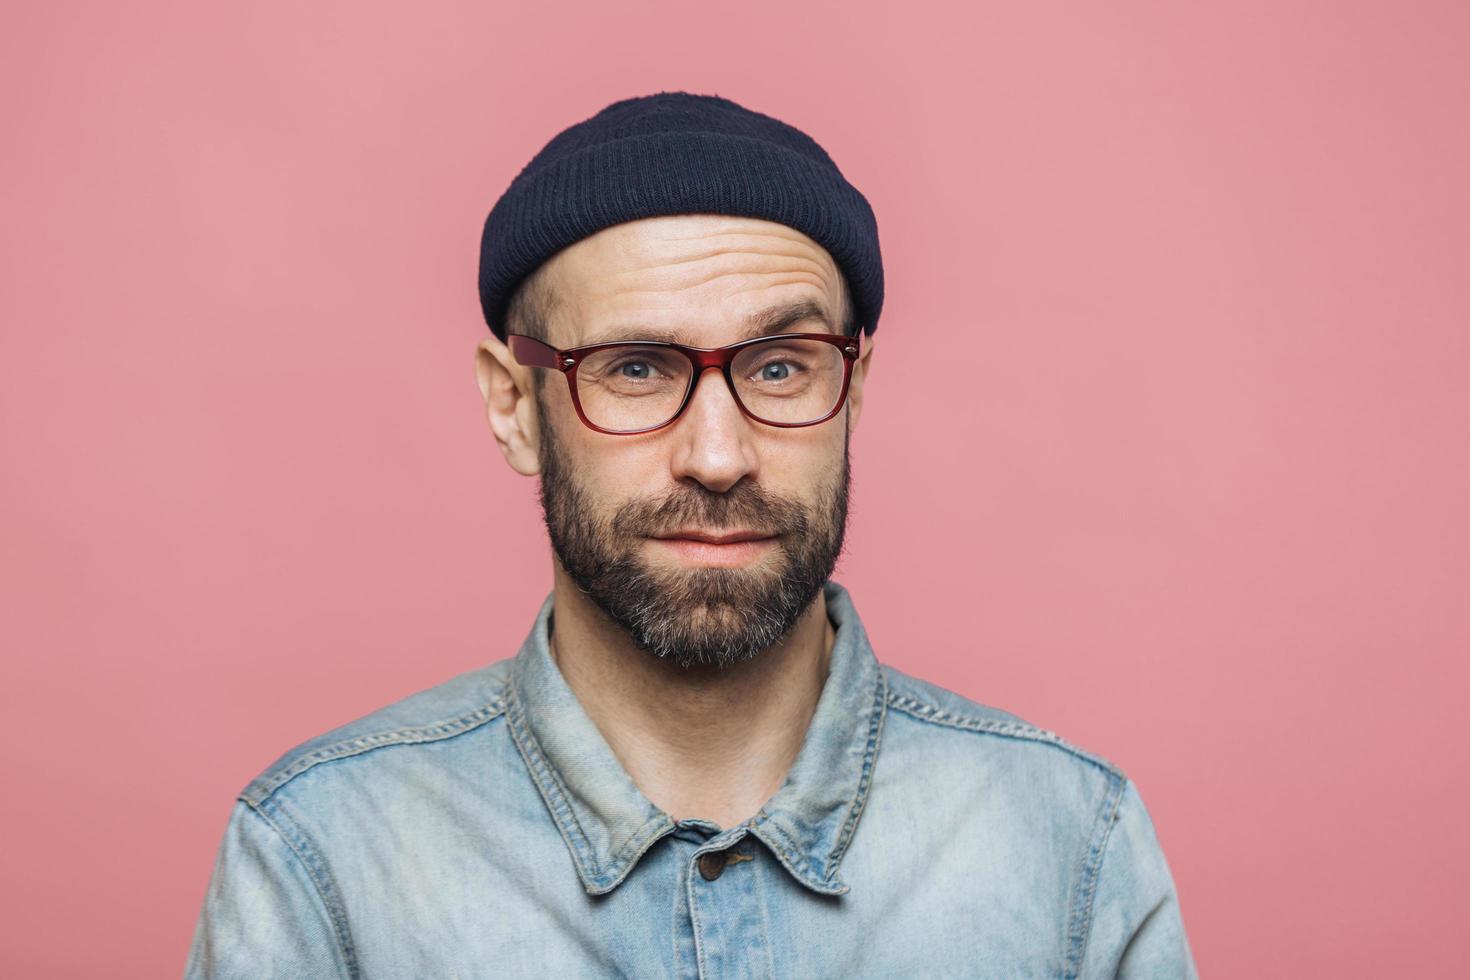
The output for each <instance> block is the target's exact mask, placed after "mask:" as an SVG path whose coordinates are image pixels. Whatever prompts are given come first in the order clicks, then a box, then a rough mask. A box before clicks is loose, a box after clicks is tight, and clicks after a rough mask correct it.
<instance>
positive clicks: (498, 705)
mask: <svg viewBox="0 0 1470 980" xmlns="http://www.w3.org/2000/svg"><path fill="white" fill-rule="evenodd" d="M511 662H512V660H511V659H510V658H507V659H505V660H499V661H496V662H495V663H492V664H489V665H487V666H484V667H480V668H477V669H475V670H471V671H467V672H465V673H462V674H459V675H457V676H455V677H451V678H450V679H448V680H446V681H444V682H442V683H440V684H436V685H434V686H433V687H430V688H427V689H425V690H421V691H418V692H416V693H414V694H411V695H409V696H407V697H405V698H402V699H400V700H398V701H395V702H393V703H392V704H388V705H385V706H384V707H381V708H378V709H377V710H375V711H373V712H370V713H369V714H366V715H363V716H362V717H360V718H357V719H355V720H353V721H350V722H348V723H346V724H344V725H339V726H337V727H336V728H333V729H331V730H330V731H327V732H324V733H323V734H321V735H318V736H316V737H315V738H311V739H308V740H307V741H305V742H302V743H300V744H298V745H296V746H294V747H293V748H291V749H289V750H288V751H286V752H285V753H283V754H282V755H281V756H280V757H279V758H278V759H276V761H275V762H273V763H271V764H270V765H269V766H267V767H266V768H265V770H264V771H263V772H261V773H260V774H259V775H257V776H256V777H255V778H254V779H253V780H251V781H250V783H249V785H247V786H246V787H245V789H244V790H242V791H241V793H240V799H242V800H244V801H245V802H246V803H248V804H250V805H251V806H253V807H254V806H259V805H260V804H261V803H263V802H264V801H266V800H267V799H269V798H270V797H271V795H272V794H274V793H275V792H276V791H278V790H279V789H280V788H281V787H283V786H285V785H286V784H287V783H289V782H291V781H292V780H295V779H297V778H298V777H300V776H302V775H303V774H304V773H306V772H309V771H310V770H312V769H314V768H316V767H317V766H320V765H323V764H324V763H335V762H337V761H339V760H344V759H354V758H359V757H362V756H365V755H367V754H369V753H374V752H377V751H378V750H381V749H386V748H388V747H391V746H397V745H423V744H425V743H436V742H443V741H446V740H449V739H454V738H457V737H459V736H462V735H465V734H467V733H469V732H473V731H476V730H478V729H480V728H482V727H484V726H485V725H486V724H488V723H489V722H492V721H494V720H495V719H496V718H498V717H500V716H501V715H502V714H503V713H504V711H505V699H506V686H507V683H508V681H509V677H510V665H511Z"/></svg>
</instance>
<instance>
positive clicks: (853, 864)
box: [186, 581, 1195, 980]
mask: <svg viewBox="0 0 1470 980" xmlns="http://www.w3.org/2000/svg"><path fill="white" fill-rule="evenodd" d="M825 590H826V601H827V609H828V616H829V618H830V619H831V621H832V623H833V625H834V627H835V629H836V643H835V646H834V647H833V650H832V657H831V666H830V670H829V673H828V676H827V679H826V681H825V683H824V686H823V688H822V692H821V695H820V698H819V699H818V702H817V707H816V712H815V714H814V716H813V718H812V722H811V726H810V728H809V729H808V731H807V734H806V738H805V741H804V742H803V745H802V748H801V750H800V752H799V753H798V756H797V758H796V761H795V763H794V764H793V765H792V768H791V770H790V772H789V773H788V775H787V777H786V780H785V782H784V783H782V785H781V787H780V788H779V789H778V790H777V792H776V794H775V795H774V796H772V797H771V799H770V800H769V801H767V803H766V804H765V806H763V807H761V809H760V811H759V812H758V813H756V814H755V815H754V816H752V817H750V818H749V819H747V820H746V821H744V822H743V823H740V824H738V825H736V826H734V827H729V828H722V827H719V826H717V825H715V824H714V823H711V822H710V821H707V820H700V819H684V820H678V821H676V820H674V819H672V818H671V817H670V816H669V814H667V813H665V812H663V811H662V810H660V809H659V808H658V807H656V806H654V805H653V804H652V803H651V802H650V801H649V800H648V799H647V798H646V797H644V796H643V794H642V793H641V792H640V791H639V790H638V788H637V786H636V785H635V784H634V783H633V781H632V779H631V778H630V777H629V776H628V774H627V772H626V771H625V770H624V769H623V768H622V766H621V764H620V763H619V762H618V760H617V758H616V756H614V755H613V753H612V750H611V749H610V748H609V746H608V744H607V742H606V741H605V740H604V739H603V737H602V735H601V733H600V732H599V731H598V729H597V728H596V727H595V725H594V724H593V722H592V721H591V719H590V718H589V717H588V716H587V715H586V713H585V712H584V711H583V710H582V707H581V705H580V703H579V702H578V700H577V698H576V696H575V694H573V692H572V690H571V689H570V687H568V685H567V683H566V681H565V680H564V678H563V677H562V675H561V672H560V670H559V668H558V667H557V665H556V663H555V661H553V660H552V659H551V656H550V650H549V647H548V627H549V626H550V625H552V624H551V613H552V597H551V596H548V597H547V599H546V601H545V602H544V603H543V604H542V607H541V610H540V612H539V613H538V614H537V616H536V619H535V623H534V625H533V626H532V628H531V631H530V634H529V635H528V636H527V637H526V640H525V642H524V644H523V645H522V646H521V648H520V650H519V652H518V653H517V654H516V655H515V656H514V657H510V658H507V659H504V660H500V661H498V662H495V663H492V664H489V665H488V666H485V667H482V668H480V669H478V670H475V671H471V672H469V673H466V674H462V675H460V676H458V677H455V678H452V679H450V680H448V681H446V682H445V683H442V684H440V685H438V686H436V687H433V688H430V689H428V690H426V691H422V692H420V693H418V694H415V695H413V696H411V697H408V698H405V699H404V700H401V701H399V702H397V703H395V704H392V705H389V706H387V707H385V708H382V709H380V710H378V711H376V712H374V713H372V714H370V715H367V716H366V717H364V718H361V719H359V720H358V721H355V722H352V723H351V724H348V725H346V726H344V727H342V728H338V729H336V730H334V731H332V732H329V733H327V734H325V735H322V736H320V737H318V738H315V739H312V740H310V741H308V742H305V743H303V744H302V745H300V746H298V747H297V748H295V749H293V750H291V751H290V752H287V753H286V754H285V755H284V756H282V757H281V758H280V759H279V760H278V761H277V762H275V763H274V764H273V765H271V766H270V767H269V768H268V769H267V770H266V771H265V772H264V773H262V774H261V775H260V776H259V777H258V778H256V779H255V780H254V781H252V782H251V783H250V784H249V785H248V786H247V787H246V788H245V790H244V791H243V792H242V793H241V795H240V797H239V800H238V801H237V802H236V803H235V804H234V809H233V810H232V812H231V815H230V818H229V823H228V825H227V827H226V830H225V834H224V839H223V842H222V843H221V845H220V848H219V853H218V857H217V860H216V863H215V866H214V871H213V877H212V878H211V880H210V883H209V888H208V892H207V895H206V897H205V901H204V906H203V910H202V912H201V914H200V917H199V920H198V924H197V926H196V929H195V932H194V940H193V945H192V947H191V949H190V952H189V960H188V965H187V968H186V975H187V977H190V978H203V977H212V978H237V977H238V978H250V980H261V978H265V977H290V978H296V980H299V978H317V977H365V978H376V980H390V978H391V980H410V978H412V980H424V978H441V977H444V978H470V977H533V976H534V977H548V976H550V977H722V978H723V977H799V978H807V977H913V976H923V977H1089V978H1091V977H1113V976H1126V977H1171V978H1172V977H1193V976H1195V966H1194V962H1193V959H1192V957H1191V954H1190V949H1189V944H1188V940H1187V939H1186V937H1185V933H1184V926H1183V922H1182V919H1181V916H1180V909H1179V902H1178V898H1177V896H1176V893H1175V889H1174V883H1173V880H1172V878H1171V875H1170V872H1169V868H1168V865H1167V863H1166V862H1165V859H1164V855H1163V852H1162V851H1161V849H1160V847H1159V842H1158V840H1157V838H1156V837H1155V835H1154V828H1153V825H1152V822H1151V821H1150V818H1149V816H1148V813H1147V811H1146V810H1145V808H1144V804H1143V802H1142V800H1141V799H1140V798H1139V795H1138V791H1137V789H1136V788H1135V787H1134V785H1133V783H1132V782H1131V781H1129V780H1128V778H1127V777H1125V776H1124V775H1123V773H1122V772H1120V771H1119V770H1118V769H1117V768H1116V767H1115V766H1113V765H1112V764H1110V763H1109V762H1107V761H1106V760H1104V759H1101V758H1099V757H1098V756H1096V755H1093V754H1091V753H1088V752H1085V751H1083V750H1082V749H1079V748H1077V747H1075V746H1073V745H1070V744H1068V743H1067V742H1065V741H1063V740H1062V739H1061V738H1059V737H1057V736H1056V735H1054V734H1051V733H1050V732H1046V731H1043V730H1041V729H1038V728H1034V727H1032V726H1031V725H1028V724H1026V723H1025V722H1024V721H1021V720H1020V719H1019V718H1017V717H1016V716H1014V715H1011V714H1007V713H1006V712H1003V711H998V710H996V709H994V708H989V707H986V706H984V705H981V704H978V703H976V702H974V701H971V700H968V699H966V698H963V697H961V696H959V695H957V694H954V693H952V692H950V691H947V690H945V689H943V688H940V687H938V686H935V685H932V684H929V683H926V682H924V681H922V680H918V679H916V678H914V677H911V676H909V675H907V674H904V673H902V672H900V671H898V670H896V669H894V668H893V667H890V666H888V665H886V664H879V663H878V661H877V660H876V659H875V657H874V653H873V650H872V648H871V647H870V645H869V643H868V637H867V634H866V633H865V631H864V629H863V625H862V622H861V621H860V620H859V618H858V614H857V610H856V609H855V608H854V605H853V601H852V598H851V596H850V595H849V593H848V592H847V590H846V589H845V588H844V587H843V586H841V585H839V584H837V583H836V582H834V581H829V582H828V583H827V585H826V586H825Z"/></svg>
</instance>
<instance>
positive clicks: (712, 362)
mask: <svg viewBox="0 0 1470 980" xmlns="http://www.w3.org/2000/svg"><path fill="white" fill-rule="evenodd" d="M862 336H863V332H862V330H861V329H859V330H858V332H857V333H855V334H853V335H851V336H848V335H846V334H836V333H778V334H772V335H771V336H769V337H751V338H750V339H749V340H742V341H739V342H737V343H734V344H730V345H728V346H726V347H690V346H688V345H685V344H675V343H672V342H670V341H666V340H615V341H611V342H609V343H605V344H587V345H585V346H582V347H568V348H567V349H566V350H558V349H557V348H555V347H552V346H551V345H550V344H548V343H545V342H543V341H540V340H537V339H536V338H535V337H527V336H526V335H524V334H518V333H513V334H508V335H507V336H506V338H505V342H506V346H508V347H509V348H510V352H511V355H512V356H513V357H515V359H516V363H517V364H520V365H523V366H525V367H543V368H555V369H556V370H558V371H560V372H561V373H562V374H563V375H565V376H566V379H567V388H568V390H569V391H570V392H571V395H572V407H573V408H575V409H576V410H577V417H578V418H580V419H581V420H582V424H583V425H585V426H587V428H589V429H592V430H593V431H595V432H603V433H606V434H607V435H610V436H636V435H642V434H643V433H645V432H657V431H658V430H659V429H662V428H663V427H664V426H667V425H673V424H674V422H676V421H677V420H678V418H679V416H680V415H683V414H684V409H685V408H686V407H688V405H689V400H690V398H692V397H693V395H694V389H695V388H697V387H699V379H700V377H701V376H703V374H704V372H706V371H708V370H709V369H710V368H718V369H719V371H720V373H721V374H723V375H724V376H725V386H726V387H727V388H729V390H730V396H731V397H732V398H734V399H735V404H736V405H737V406H739V408H740V412H741V414H743V415H744V416H745V417H746V418H748V419H751V420H752V421H755V422H759V423H761V424H762V425H771V426H776V427H777V428H781V429H801V428H805V427H806V426H808V425H820V424H821V423H823V422H825V421H827V420H828V419H830V418H832V417H833V416H835V415H836V414H837V413H838V412H840V411H841V410H842V406H843V405H845V404H847V387H848V383H849V382H850V381H851V380H852V365H853V362H855V361H856V360H857V359H858V357H859V356H860V355H861V354H862ZM793 339H799V340H820V341H822V342H824V343H828V344H831V345H833V346H834V347H838V348H840V349H841V351H842V391H841V392H840V393H839V394H838V396H837V404H835V405H834V406H832V411H830V412H828V413H827V414H826V415H823V416H822V417H821V418H819V419H814V420H813V421H811V422H772V421H769V420H768V419H763V418H761V417H760V416H759V415H756V414H754V413H753V412H751V411H750V409H748V408H746V407H745V403H744V402H743V401H741V400H740V394H739V392H737V391H736V390H735V379H734V378H733V377H731V376H730V365H731V364H733V363H734V361H735V356H736V355H737V354H739V353H740V351H742V350H744V349H745V348H746V347H750V346H752V345H754V344H762V343H766V342H768V341H773V340H793ZM609 347H662V348H665V349H667V350H674V351H678V352H679V353H680V354H683V355H684V356H685V357H687V358H688V359H689V361H690V363H691V364H693V365H694V373H693V374H691V375H690V376H689V387H688V388H687V389H685V391H684V400H683V401H681V402H680V403H679V407H678V408H677V409H675V411H674V414H673V415H672V416H670V417H669V419H668V421H666V422H660V423H659V424H658V425H651V426H648V427H647V428H644V429H604V428H603V427H602V426H600V425H597V424H595V423H594V422H593V421H592V420H591V419H589V418H587V414H586V413H585V412H583V411H582V400H581V399H580V398H578V397H577V365H578V364H580V363H581V361H582V358H583V357H586V356H587V355H588V354H592V353H595V352H596V351H600V350H606V349H607V348H609Z"/></svg>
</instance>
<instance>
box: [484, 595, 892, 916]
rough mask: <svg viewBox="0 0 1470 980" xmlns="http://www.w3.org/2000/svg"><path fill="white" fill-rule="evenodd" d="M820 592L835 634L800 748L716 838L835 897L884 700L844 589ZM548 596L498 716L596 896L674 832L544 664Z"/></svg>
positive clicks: (841, 888)
mask: <svg viewBox="0 0 1470 980" xmlns="http://www.w3.org/2000/svg"><path fill="white" fill-rule="evenodd" d="M823 588H824V590H825V593H826V601H827V616H828V618H829V619H830V620H831V621H832V625H833V626H834V627H835V629H836V634H837V635H836V641H835V643H834V644H833V647H832V658H831V663H830V666H829V669H828V673H827V680H826V682H825V684H824V685H823V687H822V693H821V696H820V697H819V698H818V700H817V708H816V712H815V714H813V716H812V721H811V726H810V727H809V729H808V730H807V734H806V739H805V741H804V742H803V744H802V747H801V751H800V752H799V753H798V754H797V757H796V761H795V762H794V763H793V764H792V767H791V770H790V772H789V773H787V776H786V780H785V782H783V783H782V784H781V787H780V788H779V789H778V790H777V791H776V793H775V795H774V796H772V797H771V799H770V800H769V801H767V803H766V805H765V806H763V807H761V809H760V811H759V812H758V813H757V814H756V815H755V816H753V817H751V818H750V819H748V820H746V821H745V822H744V823H742V824H740V825H739V826H738V827H736V828H731V829H730V830H727V831H725V832H724V833H725V834H730V835H731V836H732V837H733V836H735V835H737V834H740V833H744V832H747V831H748V832H749V833H751V834H753V835H754V836H756V837H757V838H759V839H760V840H761V841H762V842H763V843H764V844H765V845H766V846H767V847H769V848H770V849H771V852H772V853H773V854H774V855H775V856H776V857H777V859H778V860H779V861H780V862H781V864H782V865H783V866H784V867H785V868H786V870H787V871H789V872H790V873H791V874H792V876H793V877H795V878H796V879H797V880H798V881H800V882H801V883H802V884H803V885H805V886H807V887H808V888H810V889H812V890H813V891H816V892H820V893H822V894H825V895H841V894H845V893H846V892H847V891H848V890H849V889H848V885H847V884H846V883H844V882H843V881H842V880H841V879H840V878H839V877H838V874H837V869H838V865H839V864H840V863H841V862H842V856H843V854H844V853H845V852H846V851H847V846H848V843H849V842H850V841H851V840H852V835H853V832H854V831H855V830H856V829H857V823H858V819H859V818H860V817H861V816H862V812H863V804H864V803H865V802H866V800H867V796H868V788H869V786H870V784H871V781H872V772H873V763H874V761H875V760H876V758H877V754H878V742H879V737H880V735H881V733H882V730H883V718H884V714H885V708H886V695H887V691H886V687H885V684H884V678H883V672H882V671H881V670H880V669H879V666H878V662H877V660H876V659H875V657H874V654H873V649H872V647H871V646H870V645H869V643H868V636H867V633H866V632H865V631H864V629H863V624H862V621H861V620H860V619H859V618H858V614H857V610H856V609H855V608H854V607H853V603H852V599H851V597H850V596H849V595H848V592H847V590H846V589H845V588H844V587H843V586H841V585H839V584H837V583H836V582H833V581H831V580H829V581H828V582H827V583H826V585H825V586H824V587H823ZM553 597H554V593H553V594H552V595H548V596H547V597H546V600H545V602H543V603H542V605H541V611H540V612H539V613H538V614H537V616H536V620H535V623H534V624H533V625H532V627H531V632H530V633H529V634H528V635H527V637H526V640H525V642H524V643H523V644H522V645H521V649H520V651H519V652H518V653H517V654H516V656H515V660H514V663H513V664H512V666H511V682H510V697H509V698H508V701H507V705H506V717H507V720H508V722H509V726H510V731H511V736H512V738H514V740H515V743H516V746H517V748H518V749H519V750H520V753H521V755H522V757H523V758H524V759H525V761H526V766H527V768H528V769H529V770H530V773H531V776H532V778H533V779H534V780H535V782H536V786H537V789H539V790H540V792H541V797H542V799H543V800H544V801H545V802H546V807H547V809H548V810H549V811H550V813H551V816H552V819H553V820H554V821H555V822H556V825H557V827H558V829H559V830H560V831H561V835H562V838H563V839H564V840H565V841H566V844H567V848H568V850H570V851H571V855H572V863H573V864H574V865H575V866H576V869H577V874H578V876H579V877H580V878H581V880H582V885H583V887H584V888H585V889H586V890H587V892H588V893H589V894H592V895H601V894H603V893H606V892H610V891H612V890H613V889H614V888H616V887H617V886H618V885H619V884H620V883H621V882H622V881H623V879H624V878H626V877H627V876H628V873H629V872H630V871H631V870H632V868H633V866H634V865H635V864H637V863H638V859H639V858H640V857H642V856H643V854H644V853H645V852H646V851H647V850H648V849H649V848H650V847H652V846H653V844H654V843H655V842H656V841H658V840H659V839H660V838H661V837H663V836H664V835H666V834H668V833H670V832H671V831H673V830H674V828H675V822H674V819H673V818H672V817H670V816H669V814H667V813H665V812H664V811H663V810H661V809H659V808H658V807H656V806H655V805H654V804H653V803H652V802H650V801H649V800H648V798H647V797H645V796H644V795H643V793H642V792H641V791H640V790H639V789H638V787H637V786H636V785H635V784H634V783H633V780H632V777H630V776H629V775H628V773H627V771H626V770H624V769H623V767H622V764H621V763H620V762H619V761H618V759H617V757H616V756H615V755H614V754H613V752H612V749H611V748H610V747H609V746H608V744H607V741H606V740H605V739H604V738H603V737H602V733H601V732H600V731H599V730H598V729H597V726H596V725H595V724H593V722H592V719H591V718H589V717H588V716H587V714H586V712H585V711H584V710H583V709H582V706H581V703H580V702H579V701H578V700H577V697H576V695H575V694H574V693H572V690H571V688H570V687H569V686H568V685H567V683H566V680H565V678H563V677H562V674H561V670H560V668H558V667H557V665H556V662H555V661H554V660H552V659H551V650H550V646H549V643H548V625H549V621H550V618H551V612H552V599H553ZM722 836H723V834H722Z"/></svg>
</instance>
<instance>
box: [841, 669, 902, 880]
mask: <svg viewBox="0 0 1470 980" xmlns="http://www.w3.org/2000/svg"><path fill="white" fill-rule="evenodd" d="M877 673H878V682H877V684H876V685H875V691H874V694H873V717H872V718H871V719H870V720H869V722H868V744H867V747H866V749H865V750H864V752H863V771H862V775H861V776H860V777H859V778H858V787H857V791H856V792H855V793H854V794H853V799H852V802H851V803H850V804H849V806H848V812H847V818H846V819H845V820H844V821H843V824H842V830H841V831H840V833H839V834H838V836H837V843H836V844H835V845H833V847H832V850H831V852H830V853H829V854H828V855H827V868H828V870H827V874H826V880H827V881H828V882H829V883H830V882H832V881H833V880H834V879H835V878H836V877H837V866H838V864H839V862H841V860H842V856H843V854H845V853H846V852H847V847H848V845H849V844H850V843H851V842H852V835H853V832H854V831H855V830H856V829H857V824H858V820H859V819H860V818H861V817H862V812H863V809H864V808H865V806H866V804H867V801H868V790H869V788H870V785H871V783H872V778H873V767H874V765H875V764H876V763H877V758H878V744H879V741H880V740H881V739H882V737H883V720H884V718H885V717H886V716H887V711H886V708H887V701H888V679H887V678H886V677H884V676H883V672H882V671H881V670H880V671H878V672H877Z"/></svg>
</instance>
